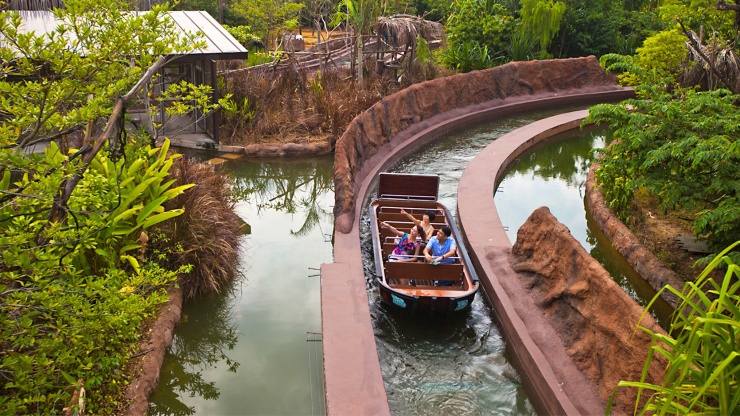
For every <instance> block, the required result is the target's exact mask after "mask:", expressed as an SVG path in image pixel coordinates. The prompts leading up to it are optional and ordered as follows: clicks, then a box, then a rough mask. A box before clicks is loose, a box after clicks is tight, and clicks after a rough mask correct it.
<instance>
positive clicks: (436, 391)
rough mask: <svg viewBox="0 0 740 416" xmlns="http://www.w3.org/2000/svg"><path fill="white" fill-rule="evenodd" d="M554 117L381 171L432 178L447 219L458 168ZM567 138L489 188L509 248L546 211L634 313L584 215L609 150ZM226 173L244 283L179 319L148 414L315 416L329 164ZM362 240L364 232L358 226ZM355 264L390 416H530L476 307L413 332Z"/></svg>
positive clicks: (477, 135) (262, 164)
mask: <svg viewBox="0 0 740 416" xmlns="http://www.w3.org/2000/svg"><path fill="white" fill-rule="evenodd" d="M574 109H577V108H571V109H563V110H561V111H558V112H563V111H571V110H574ZM556 113H557V112H539V113H536V114H528V115H520V116H517V117H514V118H509V119H504V120H499V121H495V122H491V123H487V124H484V125H480V126H476V127H474V128H472V129H469V130H466V131H463V132H459V133H456V134H453V135H450V136H448V137H445V138H442V139H440V140H438V141H435V142H434V143H431V144H429V145H427V146H426V147H425V148H423V149H421V150H420V151H419V152H417V153H415V154H414V155H412V156H410V157H408V158H406V159H404V160H402V161H401V162H400V163H399V164H398V165H397V166H395V167H394V168H393V169H391V170H392V171H395V172H407V173H424V174H438V175H440V177H441V180H440V200H441V202H442V203H444V204H445V205H447V207H448V208H450V209H451V210H452V211H453V214H455V215H456V211H457V209H456V205H457V201H456V194H457V182H458V180H459V178H460V176H461V175H462V172H463V170H464V169H465V167H466V166H467V164H468V163H469V161H470V160H471V159H472V158H473V157H475V156H476V155H477V154H478V153H479V152H480V150H482V149H483V148H484V147H485V146H487V145H488V144H489V143H490V142H491V141H492V140H495V139H496V138H498V137H500V136H502V135H503V134H505V133H507V132H509V131H511V130H513V129H516V128H518V127H521V126H523V125H525V124H528V123H531V122H533V121H536V120H539V119H541V118H544V117H547V116H550V115H553V114H556ZM578 136H579V137H580V138H574V139H569V140H564V141H558V142H557V143H554V144H552V145H548V146H547V147H543V148H541V149H538V150H537V151H535V152H534V153H531V154H528V155H525V156H524V157H523V158H522V160H521V162H520V163H519V164H518V165H517V166H516V167H514V168H513V169H512V170H511V171H510V172H509V173H508V174H507V176H506V178H505V179H504V181H503V182H502V183H501V185H500V186H499V191H498V192H497V193H496V195H495V201H496V204H497V207H498V210H499V212H500V214H501V217H502V220H503V222H504V224H505V225H507V226H508V233H509V237H510V239H512V241H513V240H514V239H515V236H516V230H517V229H518V227H519V226H520V225H521V224H522V223H523V222H524V220H525V219H526V218H527V216H529V214H530V213H531V212H532V211H533V210H534V209H535V208H537V207H539V206H542V205H547V206H548V207H550V210H551V212H552V213H553V214H554V215H555V216H556V217H557V218H558V220H560V221H561V222H563V223H564V224H565V225H566V226H568V228H569V229H570V230H571V233H572V234H573V235H574V236H575V237H576V238H577V239H578V240H579V241H580V242H581V244H583V246H584V247H585V248H586V250H587V251H589V252H590V253H591V254H592V255H593V256H594V257H595V258H597V259H598V260H600V261H601V262H602V263H603V264H604V265H605V267H606V268H607V270H609V271H610V272H611V273H612V275H613V276H614V278H615V280H616V281H617V282H618V283H620V285H621V286H622V287H624V288H625V290H626V291H627V292H628V293H630V294H632V295H633V296H634V297H636V298H637V299H640V302H643V301H642V300H641V299H642V298H650V297H651V296H652V294H651V290H649V289H648V288H646V287H643V286H644V285H641V284H640V282H641V280H640V279H639V278H638V277H636V276H634V274H633V273H632V275H630V270H629V267H628V266H626V265H624V264H621V263H620V258H619V256H618V255H616V253H614V252H613V251H610V249H609V244H608V242H607V243H606V244H603V245H604V246H606V248H602V244H599V243H600V242H601V241H602V240H600V239H601V238H602V237H601V236H600V234H599V233H598V230H595V228H594V227H593V226H591V224H589V221H590V220H589V218H588V215H587V213H586V211H585V208H584V201H583V187H584V185H583V183H584V182H585V177H586V166H588V164H590V162H589V160H590V157H589V151H590V150H591V149H592V148H594V147H600V146H603V144H604V142H605V140H607V139H606V138H605V137H604V134H603V133H589V134H578ZM226 169H227V172H228V173H229V174H231V175H234V177H235V178H236V187H235V190H236V194H237V197H238V199H239V203H238V204H237V211H238V213H239V215H240V216H241V217H242V218H243V219H244V220H245V221H247V222H248V223H249V224H250V225H251V235H249V236H246V237H245V238H244V241H243V244H242V248H241V250H242V255H241V260H240V261H241V264H240V266H241V271H242V276H241V277H240V278H239V279H237V280H236V281H235V283H234V287H233V289H232V290H231V291H230V292H229V293H227V294H225V295H222V296H217V297H213V298H210V299H201V300H197V301H194V302H190V303H188V304H187V305H186V307H185V309H184V310H183V323H182V324H181V325H180V326H179V327H178V328H177V330H176V334H175V341H174V344H173V347H172V351H171V353H170V354H168V356H167V358H166V361H165V365H164V368H163V369H162V374H161V376H160V382H159V385H158V387H157V390H156V391H155V394H154V395H153V397H152V398H151V403H152V412H151V413H152V414H168V415H191V414H198V415H225V414H229V415H234V414H239V415H320V414H324V413H325V409H324V401H323V397H324V392H323V375H322V371H321V368H322V361H321V356H322V352H321V342H320V340H321V336H320V334H319V332H320V331H321V322H320V299H319V296H320V287H319V277H318V270H317V269H318V267H319V266H320V264H322V263H329V262H331V261H332V257H331V253H332V248H331V242H330V241H331V240H330V238H331V234H332V232H333V229H332V227H333V218H332V216H331V211H332V206H333V203H334V195H333V192H332V178H331V175H332V171H331V169H332V158H331V157H325V158H312V159H308V160H301V161H293V160H287V159H281V160H272V161H268V160H260V161H240V162H236V163H233V164H231V165H229V166H228V167H227V168H226ZM362 227H363V228H364V229H365V230H367V217H366V216H364V217H363V223H362ZM367 234H369V232H367V233H363V235H367ZM363 256H364V260H363V261H364V264H365V267H366V278H367V289H368V296H369V302H370V311H371V315H372V320H373V327H374V330H375V335H376V344H377V348H378V354H379V356H380V362H381V369H382V372H383V378H384V382H385V385H386V391H387V393H388V399H389V404H390V407H391V411H392V413H393V414H395V415H436V414H450V415H493V414H502V415H521V414H524V415H526V414H534V409H533V408H532V406H531V404H530V403H529V400H528V399H527V397H526V394H525V392H524V390H523V388H522V386H521V384H520V382H519V375H518V374H517V372H516V371H515V370H514V368H513V367H512V366H511V365H510V364H509V362H508V359H507V353H506V350H505V347H504V341H503V340H502V338H501V336H500V334H499V332H498V329H497V327H496V325H495V323H494V321H493V318H492V311H491V309H490V307H489V306H488V305H487V303H486V302H485V301H484V300H483V299H482V296H480V295H479V296H478V297H477V298H476V301H475V302H473V305H472V308H471V310H470V312H469V313H468V314H465V315H463V316H459V317H455V318H451V319H444V320H428V319H424V318H423V317H415V318H414V319H413V320H410V319H408V318H407V317H404V316H403V315H399V314H397V313H394V312H393V311H389V310H388V309H387V308H385V307H383V306H381V305H380V303H379V301H378V297H377V291H376V289H375V284H374V282H373V280H372V278H373V273H374V267H373V265H372V253H371V244H370V242H369V240H367V237H365V239H364V241H363Z"/></svg>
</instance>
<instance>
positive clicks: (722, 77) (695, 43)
mask: <svg viewBox="0 0 740 416" xmlns="http://www.w3.org/2000/svg"><path fill="white" fill-rule="evenodd" d="M676 20H677V21H678V24H679V25H680V26H681V30H682V31H683V33H684V35H686V37H687V38H688V39H689V42H691V46H693V48H694V49H695V50H696V52H697V53H698V54H699V56H701V58H702V59H703V60H704V62H706V63H707V65H708V66H709V69H710V70H711V71H712V73H713V74H714V75H715V76H717V78H718V79H719V80H720V81H722V84H724V86H725V88H727V89H728V90H730V91H731V92H732V93H733V94H737V93H738V92H737V91H736V90H735V87H734V86H733V85H732V84H731V83H730V81H729V80H728V79H727V77H726V76H725V75H724V74H722V73H721V72H720V71H718V70H717V67H716V66H715V65H714V62H713V61H711V60H710V59H709V58H708V57H707V56H706V55H705V54H704V51H702V49H701V45H700V44H699V42H698V41H697V40H696V39H694V36H693V35H692V34H691V33H690V32H689V31H688V30H686V27H685V26H684V25H683V22H681V19H676Z"/></svg>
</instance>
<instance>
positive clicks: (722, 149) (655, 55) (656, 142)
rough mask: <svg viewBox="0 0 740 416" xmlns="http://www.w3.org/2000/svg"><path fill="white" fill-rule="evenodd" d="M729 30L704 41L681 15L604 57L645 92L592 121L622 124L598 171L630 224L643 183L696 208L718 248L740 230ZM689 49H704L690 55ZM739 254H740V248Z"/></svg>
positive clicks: (702, 228) (593, 113) (739, 161)
mask: <svg viewBox="0 0 740 416" xmlns="http://www.w3.org/2000/svg"><path fill="white" fill-rule="evenodd" d="M676 7H678V6H677V5H676V4H672V5H666V6H664V8H661V9H660V10H662V11H664V12H666V10H665V8H668V9H670V10H674V9H675V8H676ZM682 10H684V11H687V10H686V9H682ZM702 15H704V16H710V17H713V19H714V20H712V19H706V20H705V19H704V18H701V17H700V16H702ZM721 17H725V18H727V19H731V16H730V15H729V14H726V13H725V14H724V15H717V11H716V10H711V9H710V8H709V7H705V8H699V10H698V11H697V12H696V13H694V14H689V15H687V16H686V19H684V20H686V21H694V19H696V20H698V21H714V22H716V23H717V24H718V27H719V28H723V27H725V26H724V25H722V24H721V22H722V19H721ZM732 33H734V32H732ZM730 34H731V33H727V35H730ZM719 35H720V33H719V32H715V36H714V37H713V38H711V39H710V41H711V44H712V45H715V46H713V47H703V46H702V45H701V44H699V39H697V38H695V37H694V34H693V32H691V31H689V30H688V29H687V28H686V26H685V24H684V22H683V21H679V22H678V26H675V24H674V26H671V27H668V28H667V29H666V30H664V31H662V32H659V33H656V34H655V35H653V36H651V37H650V38H648V39H647V40H646V41H645V43H644V45H643V46H642V47H641V48H638V49H637V55H635V56H623V55H614V54H610V55H605V56H603V57H602V58H601V62H602V65H604V66H605V67H606V68H607V69H608V70H609V71H614V72H618V73H619V74H620V79H621V80H622V82H624V83H627V84H629V85H635V86H636V91H637V99H634V100H627V101H624V102H622V103H619V104H602V105H597V106H595V107H592V108H591V110H590V113H589V116H588V118H587V119H586V120H585V122H596V123H602V122H603V123H609V124H610V125H611V127H612V128H613V129H614V131H615V134H614V137H615V139H617V140H616V141H615V143H614V144H613V145H612V146H610V147H609V148H608V149H605V150H604V151H602V152H601V156H602V159H601V160H600V162H601V167H600V169H599V170H598V171H597V172H596V179H597V181H598V183H599V184H600V185H601V188H602V190H603V191H604V196H605V200H606V202H607V204H608V205H609V207H610V208H611V209H612V210H613V211H615V212H616V213H617V215H619V216H620V218H621V219H622V220H623V221H626V222H629V220H630V218H628V213H629V212H630V209H629V206H630V204H632V203H633V200H634V192H635V190H637V189H646V190H648V191H649V192H650V193H651V195H653V196H654V197H655V198H656V199H657V200H658V202H659V204H660V206H661V208H662V209H663V210H664V212H667V211H673V210H681V211H683V212H687V213H690V215H691V216H692V218H691V219H692V221H693V222H692V224H693V231H694V234H695V236H696V237H698V238H700V239H702V240H706V241H707V243H708V244H709V247H710V248H711V249H713V250H715V252H718V251H719V250H720V249H721V248H723V247H726V246H728V245H729V244H731V243H733V242H734V241H736V240H737V238H738V236H740V192H738V179H737V178H739V177H740V146H738V140H737V138H738V133H737V132H738V129H740V119H738V118H737V117H735V114H737V111H736V110H737V103H738V99H739V98H740V96H738V95H737V92H732V91H728V89H733V90H734V89H735V88H736V87H735V85H734V83H733V82H731V81H729V80H730V79H734V77H735V75H736V74H737V72H736V69H734V68H737V61H736V60H734V62H735V65H727V66H719V65H717V62H718V60H717V59H714V58H713V57H715V56H718V55H722V56H734V55H732V54H730V53H722V50H721V48H720V47H718V45H719V44H722V43H721V42H718V36H719ZM680 36H683V42H681V40H680V39H679V37H680ZM687 46H690V47H691V48H689V49H687ZM681 48H683V53H681ZM689 50H694V51H699V52H696V53H693V54H686V52H687V51H689ZM702 50H705V51H706V53H705V52H702ZM709 51H711V52H709ZM686 56H689V57H692V58H694V60H693V61H686V59H685V57H686ZM732 59H735V58H732ZM720 62H721V61H720ZM700 69H701V70H700ZM708 80H713V82H710V81H708ZM703 88H709V90H706V91H702V89H703ZM729 255H730V256H733V258H735V261H737V260H738V258H740V253H738V251H733V252H731V253H730V254H729ZM705 260H708V259H705Z"/></svg>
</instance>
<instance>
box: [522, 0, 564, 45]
mask: <svg viewBox="0 0 740 416" xmlns="http://www.w3.org/2000/svg"><path fill="white" fill-rule="evenodd" d="M564 13H565V3H563V2H559V1H556V2H553V1H552V0H522V8H521V9H520V10H519V14H520V16H521V22H522V24H521V25H520V26H519V27H518V28H517V30H518V31H520V32H523V33H526V34H527V37H530V38H531V39H534V40H536V41H537V44H538V46H539V53H538V54H539V57H540V58H541V59H546V58H548V53H547V48H548V47H549V46H550V42H552V38H553V36H555V33H557V31H558V29H559V28H560V21H561V19H562V18H563V14H564Z"/></svg>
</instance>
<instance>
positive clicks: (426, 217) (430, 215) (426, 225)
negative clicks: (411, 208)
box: [401, 208, 437, 242]
mask: <svg viewBox="0 0 740 416" xmlns="http://www.w3.org/2000/svg"><path fill="white" fill-rule="evenodd" d="M401 214H403V215H405V216H407V217H408V219H410V220H411V221H413V222H414V224H416V225H420V226H421V228H422V230H424V233H422V234H421V236H422V239H423V240H424V241H425V242H426V241H429V239H430V238H432V237H433V236H434V226H433V225H432V224H431V222H432V221H434V219H435V218H437V214H435V213H434V211H433V210H431V209H428V210H426V211H424V214H423V215H422V216H421V220H419V219H417V218H416V217H414V216H413V215H411V214H409V213H408V212H406V210H404V209H403V208H401Z"/></svg>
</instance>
